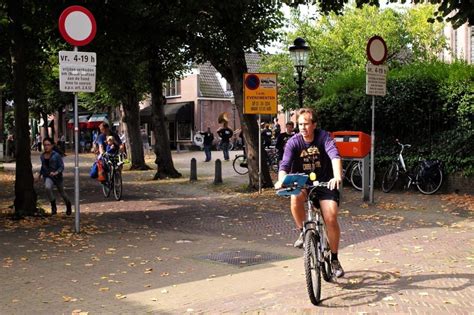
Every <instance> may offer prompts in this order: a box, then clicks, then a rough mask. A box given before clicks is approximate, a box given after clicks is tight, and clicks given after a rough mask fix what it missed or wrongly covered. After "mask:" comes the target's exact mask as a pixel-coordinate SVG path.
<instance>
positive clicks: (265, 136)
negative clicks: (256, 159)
mask: <svg viewBox="0 0 474 315" xmlns="http://www.w3.org/2000/svg"><path fill="white" fill-rule="evenodd" d="M262 142H263V147H264V148H268V147H269V146H271V145H272V131H271V130H270V126H269V125H268V124H265V125H264V128H263V129H262Z"/></svg>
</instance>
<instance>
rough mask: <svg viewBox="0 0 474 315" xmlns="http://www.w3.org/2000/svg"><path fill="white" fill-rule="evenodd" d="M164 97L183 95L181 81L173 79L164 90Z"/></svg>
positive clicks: (166, 84)
mask: <svg viewBox="0 0 474 315" xmlns="http://www.w3.org/2000/svg"><path fill="white" fill-rule="evenodd" d="M163 95H164V96H179V95H181V80H180V79H173V80H171V81H169V82H167V83H165V86H164V88H163Z"/></svg>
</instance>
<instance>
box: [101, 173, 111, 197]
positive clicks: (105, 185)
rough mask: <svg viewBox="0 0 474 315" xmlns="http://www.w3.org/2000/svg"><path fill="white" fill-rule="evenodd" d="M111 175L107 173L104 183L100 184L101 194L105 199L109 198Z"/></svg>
mask: <svg viewBox="0 0 474 315" xmlns="http://www.w3.org/2000/svg"><path fill="white" fill-rule="evenodd" d="M111 177H112V175H111V173H110V171H109V172H107V174H106V175H105V178H106V180H105V182H102V183H101V184H102V193H103V194H104V197H105V198H108V197H109V196H110V188H111V185H112V178H111Z"/></svg>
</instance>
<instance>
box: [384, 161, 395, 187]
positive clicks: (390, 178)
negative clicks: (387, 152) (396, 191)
mask: <svg viewBox="0 0 474 315" xmlns="http://www.w3.org/2000/svg"><path fill="white" fill-rule="evenodd" d="M397 180H398V164H397V163H395V162H393V163H392V164H391V165H390V167H389V168H388V169H387V170H386V171H385V174H384V175H383V180H382V190H383V192H386V193H388V192H390V191H391V190H392V189H393V187H394V186H395V183H396V182H397Z"/></svg>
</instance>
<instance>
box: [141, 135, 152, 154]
mask: <svg viewBox="0 0 474 315" xmlns="http://www.w3.org/2000/svg"><path fill="white" fill-rule="evenodd" d="M142 143H143V152H144V153H145V155H148V154H149V153H150V143H149V142H148V134H147V133H146V130H145V129H142Z"/></svg>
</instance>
